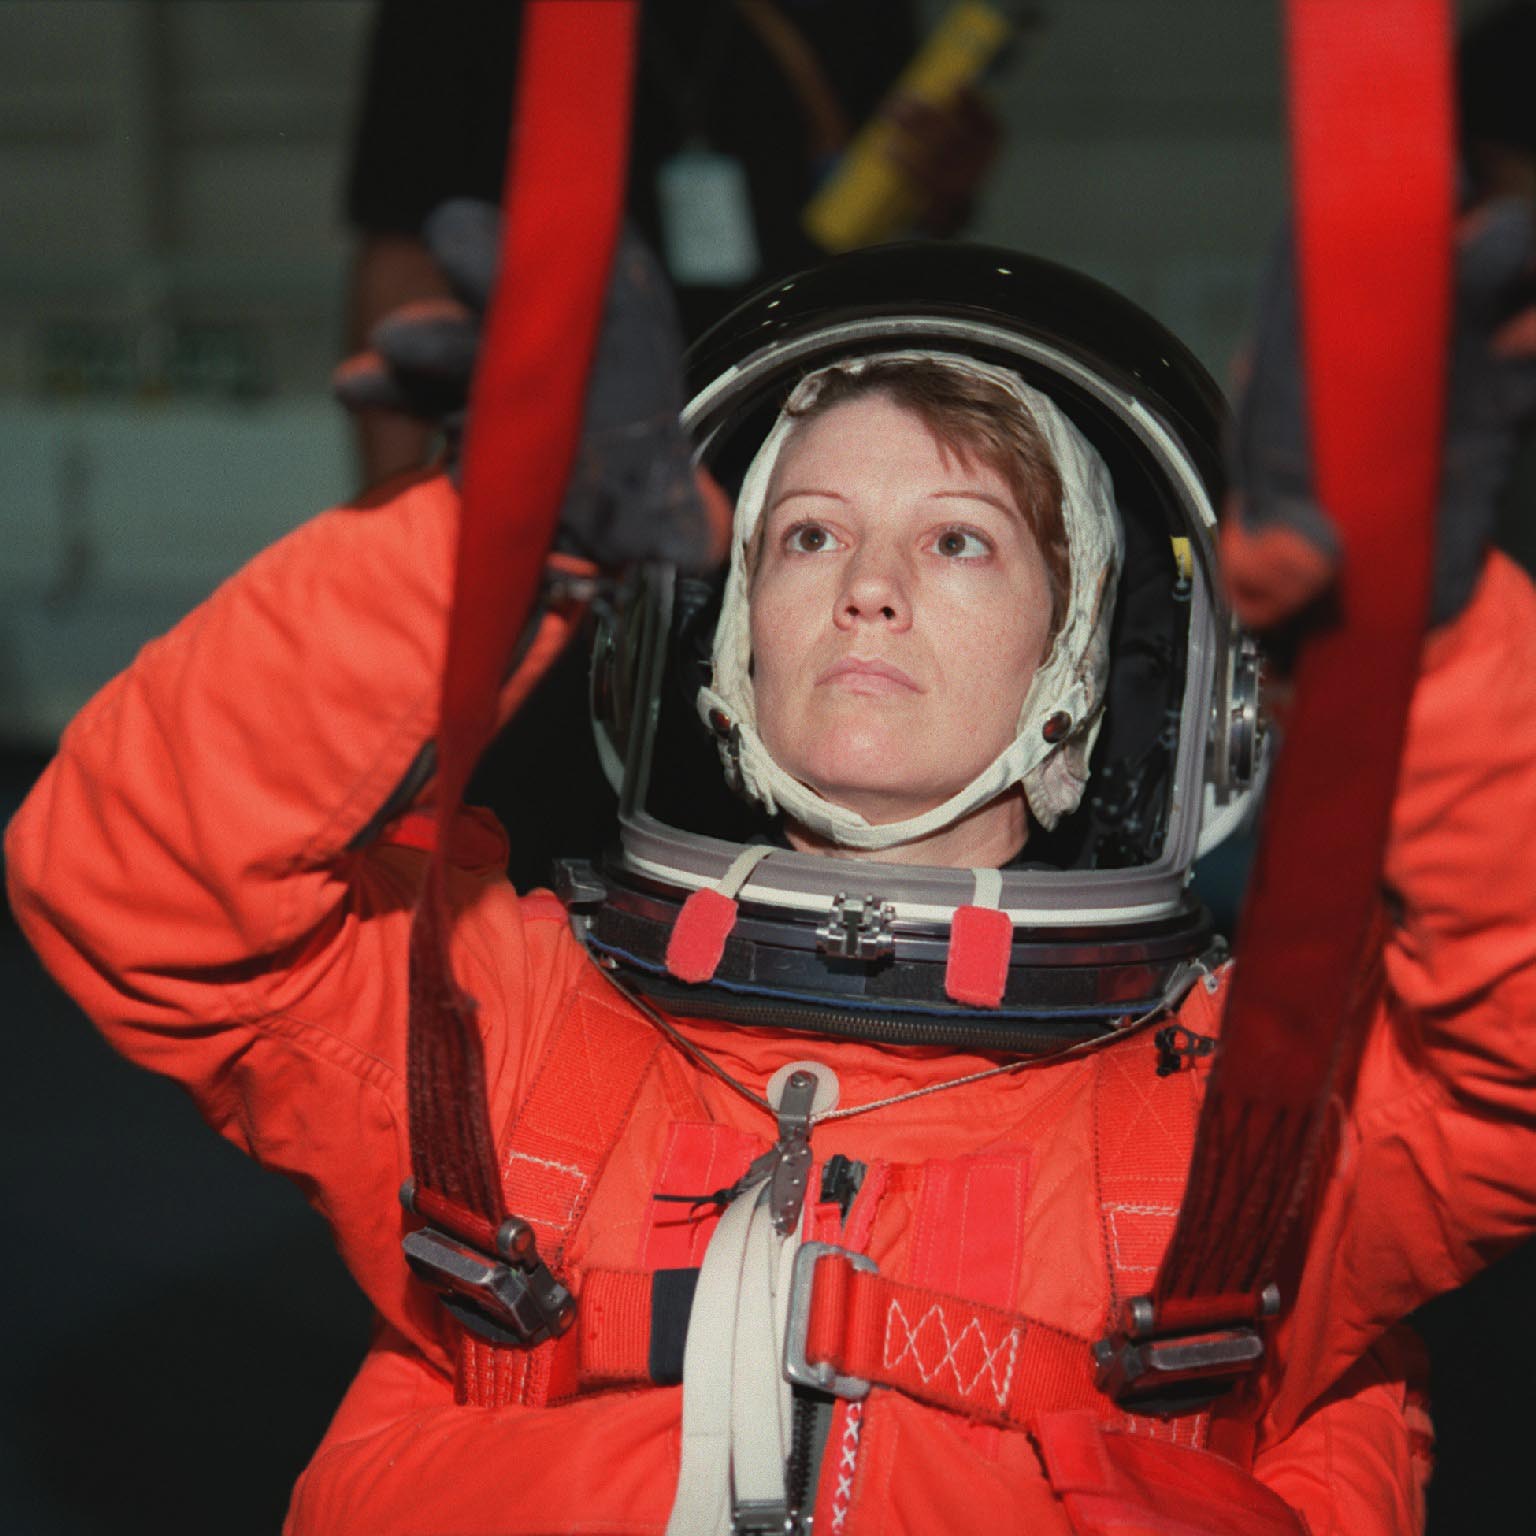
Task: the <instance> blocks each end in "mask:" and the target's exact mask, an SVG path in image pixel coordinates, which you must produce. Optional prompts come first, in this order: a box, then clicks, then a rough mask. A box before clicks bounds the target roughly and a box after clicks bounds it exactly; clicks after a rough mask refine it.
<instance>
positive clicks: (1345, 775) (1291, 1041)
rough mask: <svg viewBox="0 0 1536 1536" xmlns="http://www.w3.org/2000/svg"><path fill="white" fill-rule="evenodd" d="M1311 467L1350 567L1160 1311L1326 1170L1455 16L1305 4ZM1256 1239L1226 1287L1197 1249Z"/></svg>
mask: <svg viewBox="0 0 1536 1536" xmlns="http://www.w3.org/2000/svg"><path fill="white" fill-rule="evenodd" d="M1287 11H1288V17H1289V42H1290V68H1291V85H1292V115H1291V125H1292V142H1293V146H1294V162H1295V163H1294V176H1295V183H1296V199H1297V209H1298V218H1297V225H1298V272H1299V277H1300V292H1301V301H1302V313H1303V331H1304V338H1305V347H1306V363H1307V367H1306V379H1307V398H1308V401H1309V408H1310V426H1311V444H1312V459H1313V464H1314V474H1315V484H1316V488H1317V493H1318V497H1319V500H1320V502H1321V503H1322V505H1323V506H1324V507H1325V508H1326V509H1327V511H1328V514H1329V516H1330V517H1331V519H1332V520H1333V522H1334V524H1335V525H1336V527H1337V528H1338V531H1339V535H1340V539H1341V543H1342V547H1343V553H1344V559H1343V570H1342V574H1341V577H1340V582H1339V591H1338V599H1339V610H1340V614H1341V618H1340V620H1339V622H1337V623H1335V624H1333V625H1332V626H1330V627H1329V628H1327V629H1326V630H1324V631H1322V632H1320V633H1318V634H1317V635H1315V636H1314V637H1313V638H1311V639H1310V640H1309V641H1308V642H1307V644H1306V646H1305V647H1304V649H1303V652H1302V655H1301V657H1300V660H1299V664H1298V667H1297V672H1296V678H1295V685H1296V699H1295V704H1294V707H1293V710H1292V713H1291V715H1290V718H1289V722H1288V725H1287V730H1286V739H1285V743H1284V747H1283V750H1282V751H1281V753H1280V756H1279V760H1278V762H1277V764H1276V767H1275V771H1274V773H1273V775H1272V777H1271V780H1270V787H1269V792H1268V800H1267V805H1266V809H1265V820H1264V830H1263V837H1262V841H1261V844H1260V851H1259V855H1258V858H1257V861H1256V863H1255V866H1254V873H1253V877H1252V881H1251V883H1250V887H1249V895H1248V900H1247V906H1246V910H1245V913H1244V918H1243V925H1242V926H1243V956H1242V964H1241V965H1240V966H1238V967H1237V968H1236V975H1235V977H1234V981H1233V988H1232V996H1231V1001H1230V1004H1229V1009H1228V1014H1227V1020H1226V1025H1225V1028H1224V1031H1223V1042H1222V1048H1221V1053H1220V1056H1219V1058H1218V1060H1217V1063H1216V1066H1215V1068H1214V1070H1213V1073H1212V1078H1211V1084H1210V1092H1209V1095H1208V1097H1207V1100H1206V1104H1205V1109H1204V1113H1203V1116H1202V1123H1201V1129H1200V1135H1199V1138H1198V1140H1197V1144H1196V1152H1195V1159H1194V1164H1193V1168H1192V1171H1191V1176H1190V1188H1189V1194H1188V1197H1187V1200H1186V1204H1185V1207H1184V1212H1183V1215H1182V1216H1181V1218H1180V1222H1179V1227H1178V1230H1177V1232H1176V1234H1175V1237H1174V1242H1173V1245H1172V1248H1171V1250H1170V1253H1169V1257H1168V1261H1167V1263H1166V1264H1165V1266H1164V1268H1163V1271H1162V1272H1161V1273H1160V1275H1159V1277H1158V1283H1157V1294H1158V1295H1159V1296H1160V1297H1165V1296H1168V1295H1173V1294H1184V1295H1190V1294H1197V1293H1200V1294H1203V1293H1209V1292H1219V1291H1230V1290H1246V1289H1249V1288H1250V1287H1252V1286H1255V1285H1258V1284H1262V1283H1263V1280H1264V1278H1265V1271H1266V1270H1267V1269H1268V1268H1269V1267H1270V1266H1271V1265H1272V1261H1273V1258H1274V1251H1275V1248H1276V1246H1277V1245H1278V1243H1279V1242H1280V1240H1281V1238H1282V1236H1283V1233H1284V1228H1285V1225H1286V1222H1287V1220H1288V1219H1289V1217H1290V1216H1291V1215H1292V1214H1294V1211H1295V1209H1296V1205H1297V1202H1298V1200H1299V1198H1300V1195H1301V1192H1302V1187H1303V1183H1304V1179H1305V1171H1306V1168H1307V1165H1308V1163H1309V1162H1310V1157H1311V1153H1312V1151H1313V1149H1314V1148H1315V1137H1316V1128H1317V1124H1318V1115H1319V1111H1320V1107H1321V1105H1322V1103H1323V1102H1324V1100H1325V1098H1326V1095H1327V1093H1328V1091H1329V1083H1330V1076H1331V1073H1332V1071H1333V1069H1334V1067H1335V1065H1336V1061H1337V1054H1338V1048H1339V1043H1340V1039H1341V1036H1342V1035H1343V1033H1344V1024H1345V1018H1346V1014H1347V1011H1348V994H1349V992H1350V990H1351V978H1352V976H1353V974H1354V973H1355V972H1356V970H1357V969H1358V967H1359V966H1360V965H1361V963H1362V958H1363V957H1362V951H1363V949H1364V944H1365V937H1366V934H1367V931H1368V928H1369V924H1370V918H1371V913H1372V907H1373V903H1374V901H1375V899H1376V891H1377V885H1378V881H1379V877H1380V870H1381V860H1382V851H1383V846H1384V842H1385V837H1386V829H1387V821H1388V815H1389V811H1390V807H1391V800H1392V794H1393V790H1394V787H1395V784H1396V779H1397V772H1398V756H1399V752H1400V749H1401V743H1402V737H1403V730H1404V725H1405V720H1406V716H1407V710H1408V703H1409V696H1410V693H1411V691H1412V688H1413V684H1414V680H1415V678H1416V676H1417V671H1418V657H1419V644H1420V637H1421V634H1422V630H1423V623H1424V614H1425V608H1426V601H1427V593H1428V586H1429V566H1430V550H1431V545H1432V530H1433V517H1434V509H1435V503H1436V499H1437V492H1438V486H1439V458H1440V442H1441V437H1442V432H1443V423H1444V400H1443V395H1444V372H1445V359H1446V346H1447V331H1448V325H1449V315H1448V305H1449V295H1450V260H1451V220H1452V211H1453V210H1452V192H1453V144H1452V116H1451V94H1450V65H1449V37H1450V26H1449V16H1448V13H1447V7H1446V4H1445V3H1444V0H1372V3H1370V4H1355V3H1350V0H1290V3H1289V5H1288V7H1287ZM1235 1225H1245V1226H1246V1227H1247V1229H1248V1230H1249V1232H1250V1234H1251V1237H1250V1239H1247V1240H1245V1243H1244V1244H1239V1245H1236V1246H1237V1247H1246V1252H1245V1253H1239V1252H1235V1251H1233V1245H1231V1244H1228V1245H1227V1258H1226V1260H1225V1262H1224V1265H1223V1266H1222V1272H1219V1273H1218V1272H1217V1269H1216V1267H1214V1266H1212V1265H1210V1264H1206V1263H1192V1262H1190V1254H1191V1252H1192V1251H1193V1250H1194V1249H1196V1248H1197V1247H1199V1230H1198V1229H1199V1228H1201V1227H1217V1226H1235Z"/></svg>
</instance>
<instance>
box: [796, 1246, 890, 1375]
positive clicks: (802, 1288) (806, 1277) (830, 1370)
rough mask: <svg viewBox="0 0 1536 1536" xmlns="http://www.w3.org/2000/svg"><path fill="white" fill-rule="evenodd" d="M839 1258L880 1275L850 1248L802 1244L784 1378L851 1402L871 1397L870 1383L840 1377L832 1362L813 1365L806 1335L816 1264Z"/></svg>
mask: <svg viewBox="0 0 1536 1536" xmlns="http://www.w3.org/2000/svg"><path fill="white" fill-rule="evenodd" d="M833 1255H835V1256H836V1257H837V1258H840V1259H847V1260H848V1262H849V1263H850V1264H851V1265H853V1267H854V1268H855V1269H857V1270H862V1271H863V1272H864V1273H865V1274H870V1275H877V1274H879V1273H880V1266H879V1265H878V1264H876V1263H875V1261H874V1260H873V1259H871V1258H869V1257H868V1256H867V1255H865V1254H862V1253H854V1252H853V1250H852V1249H850V1248H839V1247H838V1246H837V1244H835V1243H802V1244H801V1245H800V1249H799V1251H798V1252H797V1253H796V1254H795V1267H794V1269H793V1271H792V1272H791V1274H790V1280H789V1321H788V1323H787V1325H786V1326H785V1329H784V1375H785V1377H786V1378H787V1379H788V1380H790V1381H793V1382H796V1383H798V1384H799V1385H800V1386H802V1387H815V1388H816V1390H817V1391H818V1392H830V1393H831V1394H832V1396H833V1397H845V1398H847V1399H848V1400H849V1401H850V1402H858V1401H859V1399H860V1398H863V1397H868V1396H869V1388H870V1383H869V1382H867V1381H866V1380H865V1379H864V1378H863V1377H862V1376H839V1375H838V1374H837V1368H836V1367H835V1366H834V1365H833V1364H832V1362H831V1361H830V1360H818V1361H815V1362H812V1361H810V1360H807V1359H806V1358H805V1343H806V1336H807V1335H808V1334H809V1333H810V1329H811V1286H812V1283H813V1281H814V1278H815V1274H816V1261H817V1260H818V1259H822V1258H827V1257H830V1256H833Z"/></svg>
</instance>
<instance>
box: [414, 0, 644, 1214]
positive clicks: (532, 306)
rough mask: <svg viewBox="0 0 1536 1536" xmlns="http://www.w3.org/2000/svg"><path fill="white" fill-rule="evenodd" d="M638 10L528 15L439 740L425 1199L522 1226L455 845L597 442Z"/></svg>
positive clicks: (552, 7)
mask: <svg viewBox="0 0 1536 1536" xmlns="http://www.w3.org/2000/svg"><path fill="white" fill-rule="evenodd" d="M635 9H636V8H635V5H634V4H633V3H631V0H532V3H530V4H529V5H528V6H527V7H526V8H525V11H524V20H523V40H522V47H521V57H520V64H519V79H518V90H517V107H516V111H515V114H514V121H513V128H512V143H511V150H510V153H509V155H508V163H507V179H506V187H505V197H504V206H505V208H506V218H505V221H504V223H503V231H502V246H501V258H500V268H499V277H498V280H497V285H496V292H495V296H494V298H493V300H492V303H491V307H490V312H489V315H488V317H487V323H486V332H485V344H484V350H483V352H482V355H481V360H480V366H479V368H478V369H477V371H476V375H475V380H474V387H473V391H472V394H471V408H470V412H469V423H470V425H469V433H468V439H467V441H466V444H465V452H464V480H463V507H462V511H461V514H460V527H459V541H458V553H457V560H456V564H455V569H454V590H453V606H452V609H451V611H450V614H449V619H448V644H447V653H446V657H445V661H444V667H443V682H442V700H441V707H440V713H439V723H438V732H437V751H438V758H437V761H438V784H437V814H438V824H439V829H440V835H439V837H438V840H437V850H436V852H435V853H434V855H433V858H432V861H431V863H430V864H429V866H428V869H427V874H426V878H425V882H424V886H423V890H422V895H421V900H420V903H419V905H418V907H417V910H416V914H415V920H414V922H413V924H412V929H411V944H410V958H411V1027H410V1047H409V1057H410V1060H409V1071H408V1078H409V1102H410V1140H411V1166H412V1171H413V1173H414V1175H415V1178H416V1180H417V1183H418V1185H419V1186H426V1187H428V1188H430V1189H432V1190H434V1191H435V1192H436V1193H437V1194H438V1195H439V1196H441V1197H442V1198H443V1199H444V1200H446V1201H448V1202H450V1203H451V1204H452V1205H456V1206H458V1207H461V1208H463V1209H464V1210H466V1211H467V1212H469V1213H471V1214H472V1215H474V1216H478V1217H479V1218H481V1220H482V1221H484V1222H488V1223H489V1224H490V1225H491V1227H492V1228H494V1227H496V1226H497V1225H498V1224H499V1223H500V1221H501V1219H502V1218H503V1216H504V1215H505V1214H506V1207H505V1205H504V1203H503V1200H502V1191H501V1181H500V1179H499V1178H498V1177H497V1169H496V1156H495V1146H494V1142H493V1137H492V1131H491V1126H490V1123H489V1114H488V1110H487V1104H486V1090H485V1067H484V1059H483V1055H482V1051H481V1042H480V1035H479V1031H478V1029H477V1026H476V1022H475V1003H474V1000H473V999H472V998H470V997H469V996H468V995H467V994H466V993H465V992H463V991H462V990H460V988H459V987H458V985H457V984H456V983H455V981H454V978H453V974H452V970H451V967H450V964H449V959H448V935H449V930H450V927H451V921H452V919H451V914H450V912H449V908H448V900H447V881H446V873H447V863H446V857H447V855H446V850H447V846H448V842H449V836H448V832H449V829H450V828H451V826H452V823H453V820H454V816H455V814H456V813H457V811H458V808H459V804H460V801H461V799H462V796H463V793H464V787H465V784H466V783H467V782H468V779H469V775H470V772H471V770H472V769H473V767H474V764H475V761H476V759H477V758H478V756H479V754H480V751H481V749H482V748H483V747H484V745H485V742H486V740H487V739H488V737H489V736H490V734H491V731H492V729H493V727H494V724H495V719H496V702H497V694H498V690H499V686H500V683H501V679H502V677H503V675H504V673H505V670H506V665H507V661H508V658H509V657H510V656H511V654H512V648H513V645H514V643H515V640H516V637H517V636H518V634H519V633H520V632H521V631H522V628H523V626H524V624H525V622H526V620H527V616H528V614H529V613H530V611H531V610H532V607H533V603H534V600H535V597H536V593H537V586H538V582H539V579H540V573H541V571H542V568H543V565H544V556H545V552H546V550H547V549H548V548H549V544H550V541H551V538H552V537H553V534H554V530H555V524H556V520H557V518H558V515H559V510H560V505H561V499H562V496H563V493H564V489H565V483H566V479H567V476H568V474H569V471H570V467H571V463H572V461H573V459H574V457H575V453H576V448H577V444H578V441H579V437H580V431H581V420H582V409H583V404H584V399H585V394H586V381H587V373H588V369H589V367H590V363H591V359H592V354H593V349H594V346H595V343H596V338H597V328H598V323H599V320H600V318H601V313H602V305H603V297H604V293H605V290H606V287H607V278H608V269H609V265H610V261H611V258H612V254H613V248H614V244H615V241H616V239H617V234H618V227H619V221H620V218H621V216H622V209H623V199H624V181H625V167H626V151H627V140H628V131H629V103H630V87H631V77H632V73H633V69H632V64H633V38H634V24H635Z"/></svg>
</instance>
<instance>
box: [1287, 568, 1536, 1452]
mask: <svg viewBox="0 0 1536 1536" xmlns="http://www.w3.org/2000/svg"><path fill="white" fill-rule="evenodd" d="M1318 875H1319V878H1320V879H1322V878H1326V871H1325V870H1320V871H1319V872H1318ZM1385 897H1386V901H1387V904H1388V908H1389V911H1390V912H1391V913H1392V915H1393V917H1394V919H1395V922H1394V926H1393V931H1392V934H1391V937H1390V939H1389V941H1388V943H1387V948H1386V953H1385V968H1386V990H1387V999H1386V1003H1385V1005H1384V1006H1383V1008H1382V1010H1381V1012H1380V1013H1379V1015H1378V1017H1377V1018H1376V1019H1375V1021H1374V1024H1373V1026H1372V1028H1371V1030H1370V1033H1369V1035H1368V1036H1367V1039H1366V1042H1365V1048H1364V1055H1363V1058H1362V1060H1361V1064H1360V1069H1359V1074H1358V1078H1357V1082H1356V1087H1355V1092H1354V1094H1353V1097H1352V1100H1351V1103H1350V1105H1349V1106H1348V1107H1347V1108H1346V1107H1344V1106H1343V1105H1337V1106H1336V1110H1337V1114H1336V1119H1335V1128H1336V1132H1337V1134H1336V1135H1335V1136H1334V1137H1333V1138H1332V1139H1331V1145H1330V1149H1329V1161H1328V1165H1327V1166H1326V1168H1325V1171H1324V1173H1323V1174H1322V1180H1323V1182H1322V1185H1321V1188H1320V1191H1319V1197H1318V1198H1319V1205H1318V1220H1317V1225H1316V1227H1315V1229H1314V1232H1313V1235H1312V1239H1311V1243H1310V1246H1309V1248H1308V1253H1307V1260H1306V1266H1305V1269H1304V1270H1303V1271H1302V1273H1301V1277H1300V1285H1299V1289H1298V1292H1297V1295H1296V1301H1295V1306H1294V1309H1293V1311H1292V1313H1291V1316H1290V1317H1289V1319H1288V1320H1287V1321H1286V1323H1285V1324H1284V1326H1283V1327H1282V1330H1281V1356H1282V1359H1283V1362H1284V1364H1283V1375H1282V1377H1281V1379H1280V1384H1279V1392H1278V1396H1277V1397H1276V1399H1275V1402H1274V1406H1273V1408H1272V1410H1271V1414H1270V1416H1269V1426H1270V1430H1271V1432H1272V1433H1284V1432H1285V1431H1286V1430H1287V1429H1288V1427H1289V1426H1291V1425H1294V1424H1295V1422H1296V1421H1297V1419H1298V1417H1299V1416H1300V1414H1301V1413H1302V1412H1303V1411H1304V1410H1305V1409H1306V1406H1307V1404H1308V1403H1309V1402H1311V1401H1312V1400H1313V1399H1314V1398H1315V1397H1316V1395H1317V1394H1318V1393H1320V1392H1323V1391H1325V1390H1327V1389H1328V1388H1329V1387H1330V1386H1331V1385H1332V1384H1333V1383H1334V1382H1336V1381H1337V1380H1339V1379H1340V1378H1341V1377H1342V1376H1343V1375H1344V1373H1345V1372H1346V1371H1347V1370H1348V1369H1349V1367H1350V1366H1351V1365H1352V1364H1353V1363H1354V1361H1356V1360H1358V1359H1359V1358H1361V1357H1362V1356H1363V1355H1364V1354H1365V1353H1366V1351H1367V1350H1368V1349H1369V1348H1370V1347H1371V1346H1372V1344H1373V1343H1374V1342H1375V1341H1376V1340H1377V1339H1378V1338H1379V1337H1380V1336H1381V1335H1382V1334H1383V1333H1384V1331H1385V1330H1386V1329H1387V1328H1388V1327H1389V1326H1390V1325H1391V1324H1392V1323H1394V1322H1395V1321H1397V1320H1398V1319H1400V1318H1402V1317H1404V1316H1406V1315H1407V1314H1408V1313H1409V1312H1411V1311H1412V1310H1413V1309H1414V1308H1416V1307H1417V1306H1419V1305H1420V1304H1421V1303H1423V1302H1425V1301H1427V1300H1428V1299H1430V1298H1431V1297H1433V1296H1436V1295H1439V1294H1441V1293H1442V1292H1444V1291H1447V1290H1450V1289H1452V1288H1454V1287H1455V1286H1458V1285H1460V1284H1462V1283H1463V1282H1464V1281H1465V1280H1467V1279H1468V1278H1470V1277H1471V1276H1472V1275H1473V1274H1474V1273H1475V1272H1476V1271H1477V1270H1479V1269H1480V1268H1482V1267H1483V1265H1485V1264H1487V1263H1488V1262H1489V1261H1490V1260H1491V1259H1493V1258H1494V1257H1496V1256H1498V1255H1499V1254H1500V1253H1502V1252H1504V1251H1506V1250H1507V1249H1509V1248H1510V1247H1511V1246H1513V1245H1514V1244H1515V1243H1516V1242H1518V1241H1519V1240H1521V1239H1522V1238H1524V1237H1526V1236H1528V1235H1529V1234H1530V1233H1531V1232H1532V1231H1533V1230H1536V591H1533V589H1532V585H1531V582H1530V580H1529V579H1528V578H1527V577H1526V576H1525V574H1524V573H1523V572H1522V571H1520V570H1519V568H1518V567H1516V566H1515V565H1514V564H1513V563H1512V562H1510V561H1509V560H1507V559H1506V558H1504V557H1503V556H1500V555H1494V556H1493V557H1492V558H1491V559H1490V561H1489V563H1488V567H1487V569H1486V571H1485V573H1484V575H1483V577H1482V580H1481V583H1480V585H1479V587H1478V589H1477V591H1476V593H1475V595H1474V598H1473V601H1472V603H1471V605H1470V607H1469V608H1468V609H1467V610H1466V611H1465V612H1464V613H1463V614H1462V615H1461V616H1460V618H1459V619H1458V620H1457V621H1456V622H1455V623H1453V624H1451V625H1448V626H1446V627H1445V628H1443V629H1441V630H1439V631H1436V632H1434V633H1433V634H1431V636H1430V637H1429V639H1428V641H1427V643H1426V647H1425V656H1424V667H1423V675H1422V677H1421V679H1420V682H1419V685H1418V688H1417V691H1416V693H1415V697H1414V700H1413V705H1412V710H1411V714H1410V718H1409V727H1408V736H1407V741H1406V745H1405V750H1404V756H1403V766H1402V772H1401V778H1400V781H1399V785H1398V793H1397V797H1396V801H1395V805H1394V809H1393V818H1392V827H1391V833H1390V838H1389V842H1388V848H1387V856H1386V864H1385Z"/></svg>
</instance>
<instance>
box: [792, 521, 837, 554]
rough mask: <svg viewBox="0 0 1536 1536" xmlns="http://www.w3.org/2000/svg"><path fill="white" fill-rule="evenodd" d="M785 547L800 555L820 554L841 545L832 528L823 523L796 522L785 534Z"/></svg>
mask: <svg viewBox="0 0 1536 1536" xmlns="http://www.w3.org/2000/svg"><path fill="white" fill-rule="evenodd" d="M784 547H785V549H789V550H793V551H794V552H795V553H796V554H799V555H819V554H822V553H824V552H825V551H827V550H829V549H837V548H838V547H839V546H838V542H837V538H836V536H835V535H834V534H833V532H832V530H831V529H830V528H828V527H826V526H824V525H823V524H821V523H796V524H795V526H794V527H793V528H791V529H790V530H789V532H788V533H786V534H785V535H784Z"/></svg>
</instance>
